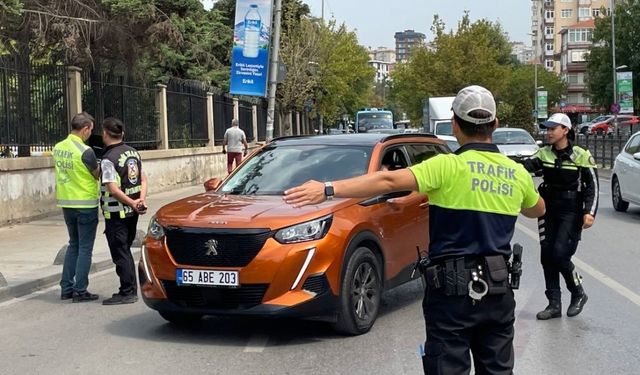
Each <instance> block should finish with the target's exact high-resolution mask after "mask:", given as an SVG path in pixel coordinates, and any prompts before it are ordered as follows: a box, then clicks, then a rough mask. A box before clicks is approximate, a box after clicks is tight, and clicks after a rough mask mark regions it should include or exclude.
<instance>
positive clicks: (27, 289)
mask: <svg viewBox="0 0 640 375" xmlns="http://www.w3.org/2000/svg"><path fill="white" fill-rule="evenodd" d="M131 253H132V255H133V257H134V263H135V258H138V256H139V255H140V249H137V250H136V251H132V252H131ZM113 267H114V264H113V262H112V261H111V259H106V260H102V261H100V262H97V263H92V264H91V269H90V270H89V276H91V275H92V274H94V273H97V272H100V271H104V270H107V269H109V268H113ZM61 275H62V270H61V271H60V272H57V273H55V274H53V275H48V276H44V277H41V278H38V279H35V280H32V281H27V282H25V283H22V284H18V285H13V286H8V287H4V288H0V303H2V302H6V301H9V300H11V299H14V298H19V297H23V296H26V295H29V294H31V293H34V292H37V291H39V290H42V289H46V288H49V287H51V286H54V285H56V284H58V283H59V282H60V276H61Z"/></svg>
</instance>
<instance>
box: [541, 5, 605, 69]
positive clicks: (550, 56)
mask: <svg viewBox="0 0 640 375" xmlns="http://www.w3.org/2000/svg"><path fill="white" fill-rule="evenodd" d="M531 10H532V18H531V34H532V44H533V48H534V54H535V55H537V56H538V61H539V62H540V64H542V65H543V66H544V67H545V68H546V69H547V70H549V71H555V72H556V73H558V74H560V70H561V66H560V55H561V47H562V46H561V43H562V36H561V31H562V30H564V29H567V28H569V27H570V26H572V25H575V24H577V23H579V22H583V21H588V20H592V19H594V18H595V17H600V15H601V13H602V12H606V13H607V14H611V0H532V6H531Z"/></svg>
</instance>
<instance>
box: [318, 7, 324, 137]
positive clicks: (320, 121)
mask: <svg viewBox="0 0 640 375" xmlns="http://www.w3.org/2000/svg"><path fill="white" fill-rule="evenodd" d="M320 17H321V18H322V26H323V27H324V0H322V10H321V11H320ZM318 128H319V129H318V130H319V132H318V134H320V135H321V134H323V133H324V116H323V115H322V113H321V114H320V119H319V121H318Z"/></svg>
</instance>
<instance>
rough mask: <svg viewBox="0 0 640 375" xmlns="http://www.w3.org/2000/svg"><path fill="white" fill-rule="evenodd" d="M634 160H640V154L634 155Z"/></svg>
mask: <svg viewBox="0 0 640 375" xmlns="http://www.w3.org/2000/svg"><path fill="white" fill-rule="evenodd" d="M633 158H634V159H636V160H640V152H636V153H635V154H633Z"/></svg>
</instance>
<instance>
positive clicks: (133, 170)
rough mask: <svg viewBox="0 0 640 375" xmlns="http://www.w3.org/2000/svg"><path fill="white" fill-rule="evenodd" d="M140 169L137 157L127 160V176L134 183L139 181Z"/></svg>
mask: <svg viewBox="0 0 640 375" xmlns="http://www.w3.org/2000/svg"><path fill="white" fill-rule="evenodd" d="M139 175H140V170H139V169H138V161H137V160H136V159H129V160H127V177H128V178H129V182H131V183H132V184H134V185H135V184H137V183H138V177H139Z"/></svg>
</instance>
